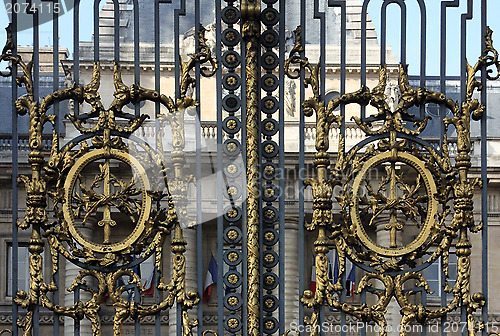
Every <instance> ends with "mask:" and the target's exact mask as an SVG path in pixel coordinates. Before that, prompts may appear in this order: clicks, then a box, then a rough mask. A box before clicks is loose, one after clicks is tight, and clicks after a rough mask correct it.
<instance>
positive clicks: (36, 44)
mask: <svg viewBox="0 0 500 336" xmlns="http://www.w3.org/2000/svg"><path fill="white" fill-rule="evenodd" d="M32 15H33V58H32V61H33V99H34V101H36V102H38V101H39V98H40V85H39V84H40V83H39V80H40V58H39V57H40V22H39V17H38V9H35V11H34V12H33V14H32ZM35 232H36V233H37V235H38V237H40V224H37V225H33V234H35ZM39 333H40V307H39V302H37V304H36V305H35V307H34V309H33V336H38V335H39Z"/></svg>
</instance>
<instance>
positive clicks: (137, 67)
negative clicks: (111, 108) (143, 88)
mask: <svg viewBox="0 0 500 336" xmlns="http://www.w3.org/2000/svg"><path fill="white" fill-rule="evenodd" d="M133 5H134V82H135V84H137V85H140V83H141V72H140V70H141V68H140V63H141V59H140V50H141V46H140V41H141V40H140V36H139V3H138V0H134V1H133ZM134 109H135V116H136V117H138V116H139V115H140V114H141V108H140V106H139V104H134Z"/></svg>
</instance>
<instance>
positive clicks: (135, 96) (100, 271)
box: [0, 25, 218, 336]
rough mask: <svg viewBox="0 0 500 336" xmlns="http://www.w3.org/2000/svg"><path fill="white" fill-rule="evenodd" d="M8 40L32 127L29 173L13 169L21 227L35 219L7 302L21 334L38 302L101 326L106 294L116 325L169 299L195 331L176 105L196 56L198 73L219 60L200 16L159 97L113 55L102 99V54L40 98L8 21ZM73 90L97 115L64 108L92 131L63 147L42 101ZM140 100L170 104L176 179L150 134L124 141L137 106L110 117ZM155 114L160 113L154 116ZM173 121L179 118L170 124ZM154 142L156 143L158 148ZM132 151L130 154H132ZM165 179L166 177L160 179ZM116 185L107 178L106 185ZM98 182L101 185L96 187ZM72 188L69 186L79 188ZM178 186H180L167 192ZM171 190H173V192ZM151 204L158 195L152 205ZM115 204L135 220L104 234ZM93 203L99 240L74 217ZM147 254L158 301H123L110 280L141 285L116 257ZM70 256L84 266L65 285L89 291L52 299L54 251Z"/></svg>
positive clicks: (180, 106)
mask: <svg viewBox="0 0 500 336" xmlns="http://www.w3.org/2000/svg"><path fill="white" fill-rule="evenodd" d="M6 30H7V42H6V45H5V47H4V49H3V52H2V55H1V56H0V60H2V61H8V62H9V69H8V70H9V73H7V74H6V73H2V74H1V75H2V76H9V75H12V72H13V71H14V69H15V70H16V71H17V67H19V68H21V73H22V74H21V75H20V76H19V77H18V78H17V79H16V82H17V84H18V85H25V86H26V89H27V95H25V96H23V97H21V98H19V99H18V100H17V101H16V103H15V104H16V105H15V106H16V109H17V111H18V113H19V114H21V115H23V114H28V115H29V120H30V131H29V146H30V153H29V162H30V164H31V168H32V173H31V176H30V177H28V176H20V177H19V180H20V181H21V182H23V183H24V184H25V186H26V192H27V211H26V215H25V219H24V221H23V222H22V223H19V227H20V228H22V229H27V228H28V227H32V229H33V230H32V237H31V240H30V243H29V247H28V249H29V252H30V257H29V269H30V286H29V291H28V292H25V291H19V292H18V293H16V296H15V298H14V302H15V303H16V304H18V305H19V306H20V307H22V308H25V309H27V310H28V312H27V313H26V315H25V318H24V319H23V320H19V321H18V326H19V327H21V328H22V329H24V335H25V336H29V335H31V334H32V330H33V323H34V321H33V316H34V315H33V312H34V309H35V307H37V306H43V307H45V308H47V309H49V310H51V311H54V312H56V313H58V314H60V315H64V316H68V317H71V318H73V319H75V320H77V321H79V320H81V319H83V318H88V319H89V320H90V321H91V324H92V332H93V335H96V336H99V335H100V334H101V325H100V318H99V309H100V306H101V304H102V302H103V300H104V299H105V298H106V296H109V299H110V300H111V301H112V302H113V307H114V309H115V317H114V321H113V334H114V335H116V336H118V335H121V326H122V323H123V321H124V319H125V318H126V317H131V318H133V319H140V318H141V317H144V316H147V315H154V314H156V313H158V312H160V311H161V310H165V309H169V308H171V307H173V305H174V304H175V303H177V304H178V307H180V309H181V310H182V313H181V316H182V320H181V321H178V322H179V323H181V324H182V330H183V335H186V336H189V335H192V329H193V328H194V327H195V326H196V325H197V321H196V320H194V321H192V320H190V319H189V316H188V311H189V310H190V309H191V308H192V307H193V306H194V305H195V304H197V303H198V302H199V297H198V295H197V293H195V292H193V291H186V284H185V283H186V274H185V273H186V271H185V269H186V265H185V257H184V253H185V251H186V247H185V245H186V241H185V239H184V237H183V234H182V229H181V227H180V224H179V220H178V219H179V217H178V215H179V214H182V213H185V212H186V209H185V203H183V202H178V203H175V204H176V206H175V207H174V201H175V200H179V198H182V197H186V193H187V183H188V182H189V181H190V177H189V176H187V177H186V176H184V174H183V169H182V165H183V163H184V157H183V155H184V154H183V153H182V149H183V147H184V138H183V124H182V122H183V113H184V111H185V109H186V108H188V107H191V106H197V105H198V102H197V101H196V100H194V99H193V98H192V97H191V96H190V95H189V94H188V93H187V92H188V89H189V88H190V87H192V86H193V85H194V84H195V80H194V79H193V78H192V77H191V76H190V72H191V71H192V70H193V69H194V67H195V66H196V64H205V63H208V64H210V68H208V67H206V66H202V67H201V69H200V70H201V74H202V75H203V76H212V75H213V74H214V73H215V72H216V70H217V67H218V65H217V62H216V60H214V59H213V58H212V55H211V52H210V49H209V48H208V46H207V44H206V39H205V36H204V31H205V30H204V28H203V27H202V26H200V31H199V34H198V38H199V43H198V45H199V51H198V52H197V53H196V54H194V55H192V56H191V58H190V60H189V61H188V62H187V63H185V62H183V61H182V60H181V61H180V67H181V78H180V87H181V90H180V95H179V97H177V99H176V100H175V101H174V99H172V98H169V97H166V96H165V95H162V94H160V93H159V92H156V91H153V90H149V89H145V88H142V87H140V86H139V85H137V84H133V85H131V86H130V87H129V86H126V85H125V84H124V83H123V81H122V75H121V70H120V65H119V64H118V63H115V64H114V67H113V77H114V86H115V92H114V94H113V95H114V100H113V102H112V103H111V105H110V106H109V107H108V108H105V107H104V105H103V104H102V102H101V97H100V95H99V92H98V90H99V86H100V85H101V68H100V65H99V63H95V64H94V68H93V73H92V79H91V81H90V83H89V84H87V85H85V86H83V85H80V84H77V83H74V84H73V85H72V86H70V87H69V88H66V89H63V90H59V91H56V92H53V93H52V94H49V95H48V96H46V97H44V98H43V99H41V101H40V103H38V100H37V99H35V96H34V89H33V75H32V70H33V63H32V62H28V63H25V62H24V61H23V59H22V58H21V56H19V55H18V56H14V54H13V50H14V49H15V45H14V43H13V38H12V25H9V26H8V27H7V29H6ZM70 99H72V100H75V101H76V102H77V103H84V102H85V103H87V104H89V105H90V108H91V109H90V112H89V113H87V115H86V119H89V118H97V122H96V123H95V124H94V125H93V126H90V127H85V126H84V121H83V120H82V119H80V118H77V117H75V116H68V118H69V119H70V120H71V121H72V123H73V124H74V126H75V128H76V129H77V130H78V131H80V133H82V134H84V135H86V136H87V137H88V138H90V139H91V141H90V144H89V142H88V141H86V140H83V141H80V142H70V143H68V145H66V146H65V147H64V148H63V149H61V150H60V149H59V134H57V133H56V131H55V122H56V119H55V118H56V116H55V115H49V114H47V111H48V110H49V108H50V107H51V106H52V105H53V104H54V103H56V102H61V101H65V100H70ZM144 100H150V101H154V102H159V103H160V104H162V105H163V106H165V107H166V108H167V109H168V111H169V114H167V115H165V116H164V117H165V118H166V119H169V120H170V121H171V123H172V129H173V135H174V144H175V146H174V147H175V150H176V151H175V158H174V159H173V160H172V161H173V162H174V170H175V171H176V174H175V177H174V179H173V183H172V184H170V183H168V184H167V182H166V176H165V174H166V168H165V166H164V162H165V161H164V159H163V157H162V156H161V153H159V152H157V151H155V150H153V149H152V148H150V147H149V146H148V145H147V144H141V143H139V144H138V146H139V147H140V150H139V151H137V150H136V149H137V148H136V147H135V145H134V144H133V143H132V142H131V141H129V142H128V143H125V142H124V141H123V138H122V137H121V135H127V134H131V133H133V132H134V131H136V130H137V129H138V128H139V127H140V126H141V125H142V124H143V122H144V120H145V119H146V118H147V117H148V116H147V115H144V114H143V115H139V116H135V117H133V118H131V119H129V122H128V123H127V124H124V123H122V122H119V121H117V117H122V116H124V113H123V111H122V110H123V108H124V106H125V105H127V104H129V103H133V104H137V103H139V102H141V101H144ZM158 117H159V118H161V117H162V116H158ZM46 123H50V124H52V126H54V131H53V137H52V148H51V151H50V156H49V159H48V161H47V162H46V161H45V156H44V153H42V151H43V147H42V141H41V136H42V130H43V127H44V125H45V124H46ZM174 126H176V127H174ZM159 149H160V150H161V148H159ZM132 150H135V151H137V155H140V156H141V159H140V161H139V160H138V159H136V158H134V157H133V154H132V153H133V152H132ZM134 155H135V154H134ZM110 160H115V161H118V162H121V163H122V164H125V165H128V166H130V167H131V170H132V172H133V174H132V175H133V176H132V178H131V179H130V180H129V181H126V180H124V179H123V178H122V177H121V176H116V175H114V174H113V173H112V172H111V169H110ZM95 163H97V165H98V166H99V169H98V170H99V172H98V173H97V175H96V176H95V177H94V181H93V182H92V183H91V186H89V187H88V186H87V185H86V184H85V178H84V176H83V175H84V172H83V171H84V170H86V168H87V167H88V166H89V165H91V164H95ZM144 164H149V166H151V167H156V169H157V171H158V172H159V174H152V175H151V174H149V175H147V174H146V171H145V168H144V167H143V165H144ZM162 183H163V184H162ZM152 185H166V186H169V187H170V185H171V186H172V187H171V189H172V190H168V188H167V191H166V192H165V191H155V190H152V188H151V186H152ZM110 186H113V188H110ZM100 188H102V190H104V192H103V193H99V192H98V191H97V190H98V189H99V190H100ZM77 189H78V191H77V192H75V190H77ZM174 193H177V194H174ZM48 197H49V198H51V200H52V203H53V205H54V214H55V217H56V221H54V222H49V220H48V216H47V209H46V208H47V204H48V202H47V198H48ZM176 197H177V199H174V198H176ZM162 200H164V201H166V204H167V205H166V207H162V206H161V204H162V203H161V201H162ZM153 205H155V206H154V207H153ZM111 206H113V207H115V208H117V209H118V210H119V211H120V212H121V213H123V214H125V215H126V216H128V217H129V218H130V219H131V220H132V222H134V223H135V228H134V229H133V230H132V233H131V234H129V236H128V237H127V238H125V239H124V240H122V241H118V242H114V241H112V240H111V227H112V226H115V225H117V222H116V221H115V220H114V219H113V218H112V217H111V212H110V207H111ZM98 209H101V210H102V213H103V218H102V220H100V221H98V223H97V225H99V226H102V228H103V237H104V238H103V240H102V243H101V242H97V243H96V242H94V241H91V240H89V239H87V238H86V237H84V236H83V235H82V234H81V232H80V231H79V230H80V229H79V227H77V225H76V224H75V217H79V218H81V221H82V225H86V222H87V220H88V219H89V218H90V217H95V213H96V211H97V210H98ZM171 232H172V241H171V249H172V253H173V258H172V268H173V275H172V278H171V279H170V281H168V282H166V280H165V279H164V277H162V276H161V270H162V263H163V258H162V256H163V243H164V241H165V238H166V236H167V235H168V234H170V233H171ZM44 238H45V239H46V240H47V242H48V246H49V248H50V254H51V261H52V276H51V282H50V283H46V282H45V280H44V278H43V274H44V272H43V269H42V268H43V260H42V255H43V249H44ZM151 254H154V266H155V273H156V274H157V275H158V280H157V286H156V287H157V290H158V291H159V292H160V293H163V292H165V293H164V294H162V297H163V299H162V301H160V302H158V303H156V304H154V305H151V306H147V305H142V304H139V303H135V302H128V301H127V300H124V299H123V298H122V297H121V295H120V294H121V293H123V291H124V290H125V288H124V287H123V286H119V285H117V280H118V278H119V277H121V276H126V277H129V283H135V284H136V285H137V287H138V290H142V285H141V282H140V279H139V278H138V276H137V274H136V273H135V272H134V271H133V270H131V269H127V268H123V265H127V264H129V263H130V262H131V261H132V260H133V256H134V255H139V257H140V258H142V259H144V258H146V257H148V256H149V255H151ZM60 255H62V256H63V257H64V258H66V259H68V260H69V261H71V262H74V263H77V265H82V266H83V267H84V269H82V270H81V271H80V273H79V274H78V275H77V276H76V278H75V279H74V281H73V284H72V285H71V286H70V288H69V289H68V290H70V291H75V290H84V291H87V292H90V294H91V297H90V299H89V300H88V301H86V302H82V301H80V302H76V303H75V304H74V305H72V306H69V307H66V306H61V305H55V304H53V302H52V301H51V300H50V296H49V294H50V293H51V292H55V291H56V290H57V286H56V281H55V277H56V274H57V271H58V266H57V265H58V260H59V256H60ZM85 265H94V266H97V268H96V269H86V268H85ZM85 277H93V278H95V279H96V280H97V284H98V286H97V289H93V288H91V287H89V286H87V284H86V281H85V280H84V278H85Z"/></svg>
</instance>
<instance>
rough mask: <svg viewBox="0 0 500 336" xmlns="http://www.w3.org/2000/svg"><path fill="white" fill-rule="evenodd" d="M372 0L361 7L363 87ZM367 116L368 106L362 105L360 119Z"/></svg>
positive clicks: (362, 83)
mask: <svg viewBox="0 0 500 336" xmlns="http://www.w3.org/2000/svg"><path fill="white" fill-rule="evenodd" d="M369 3H370V0H364V1H363V6H362V7H361V86H365V85H366V19H367V17H368V4H369ZM365 116H366V106H365V105H361V107H360V117H361V120H362V121H363V120H364V119H365Z"/></svg>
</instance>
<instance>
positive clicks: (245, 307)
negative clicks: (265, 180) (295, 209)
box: [217, 7, 262, 336]
mask: <svg viewBox="0 0 500 336" xmlns="http://www.w3.org/2000/svg"><path fill="white" fill-rule="evenodd" d="M217 8H220V7H217ZM242 21H243V20H240V31H243V22H242ZM218 55H221V53H218ZM240 55H241V56H240V59H242V60H244V59H246V48H245V44H244V43H240ZM259 75H260V74H259ZM240 78H242V79H243V78H247V74H246V66H242V67H241V70H240ZM218 87H221V86H220V85H218ZM240 97H246V85H244V84H243V83H242V85H241V92H240ZM246 110H247V101H246V99H241V125H243V126H242V130H241V132H240V133H241V144H243V143H246V138H247V129H246V124H247V115H246ZM241 147H242V151H241V158H242V162H243V166H244V167H246V158H247V148H246V146H243V145H242V146H241ZM241 175H242V178H241V180H242V181H243V183H244V184H245V186H246V185H247V181H246V174H241ZM242 189H243V195H242V196H243V197H244V198H245V199H246V198H247V188H246V187H245V188H242ZM241 211H242V212H243V216H242V217H241V232H242V237H243V242H246V241H247V225H248V223H247V204H246V202H242V204H241ZM259 218H262V217H259ZM241 254H242V255H243V256H247V255H248V248H247V244H246V243H242V244H241ZM242 264H243V265H242V271H243V275H242V277H243V284H242V286H241V294H242V297H243V306H242V309H241V318H242V322H243V325H244V326H247V325H248V263H247V262H246V260H245V261H244V262H243V263H242ZM260 281H261V282H260V283H262V279H260ZM247 329H248V328H242V335H243V336H246V335H248V330H247ZM260 330H262V329H260ZM219 335H220V334H219Z"/></svg>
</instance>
